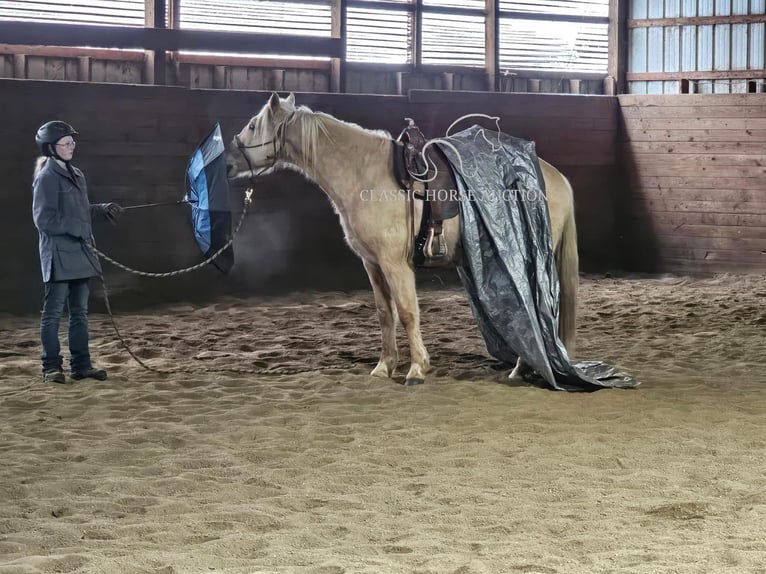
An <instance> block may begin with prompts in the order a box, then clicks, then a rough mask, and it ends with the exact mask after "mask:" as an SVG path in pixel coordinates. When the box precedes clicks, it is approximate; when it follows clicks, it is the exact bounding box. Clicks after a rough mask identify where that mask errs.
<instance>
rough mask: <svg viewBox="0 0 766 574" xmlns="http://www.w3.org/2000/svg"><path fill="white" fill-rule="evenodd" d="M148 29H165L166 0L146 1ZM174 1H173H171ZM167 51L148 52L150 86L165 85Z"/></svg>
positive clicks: (145, 22) (147, 71) (147, 66)
mask: <svg viewBox="0 0 766 574" xmlns="http://www.w3.org/2000/svg"><path fill="white" fill-rule="evenodd" d="M144 1H145V4H144V6H145V18H144V26H145V27H146V28H165V27H166V26H165V7H166V5H167V4H166V0H144ZM171 1H172V0H171ZM166 61H167V58H166V53H165V50H147V51H146V82H147V83H148V84H156V85H163V84H165V63H166Z"/></svg>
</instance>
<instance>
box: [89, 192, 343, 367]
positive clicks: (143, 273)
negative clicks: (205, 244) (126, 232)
mask: <svg viewBox="0 0 766 574" xmlns="http://www.w3.org/2000/svg"><path fill="white" fill-rule="evenodd" d="M252 195H253V188H252V187H250V188H248V189H247V190H246V191H245V201H244V206H243V209H242V214H241V215H240V218H239V221H238V222H237V226H236V228H235V229H234V233H233V234H232V237H231V239H229V241H228V242H227V243H226V245H224V246H223V247H221V248H220V249H219V250H218V251H216V252H215V253H213V254H212V255H211V256H210V257H208V258H207V259H205V260H204V261H202V262H201V263H198V264H197V265H193V266H191V267H186V268H184V269H176V270H175V271H169V272H167V273H149V272H147V271H139V270H137V269H132V268H130V267H128V266H127V265H123V264H122V263H120V262H118V261H115V260H114V259H112V258H111V257H109V256H108V255H106V254H105V253H103V252H101V251H100V250H99V249H97V248H96V246H95V245H90V244H89V243H85V244H86V245H87V246H88V248H89V249H90V250H91V251H93V253H95V254H96V256H97V257H102V258H103V259H106V260H107V261H109V262H110V263H111V264H112V265H115V266H117V267H119V268H120V269H124V270H125V271H128V272H129V273H133V274H135V275H141V276H143V277H173V276H175V275H180V274H182V273H189V272H191V271H195V270H196V269H199V268H201V267H204V266H205V265H207V264H208V263H211V262H212V261H213V260H215V259H216V258H217V257H218V256H219V255H221V253H223V252H224V251H225V250H226V249H227V248H228V247H230V246H231V244H232V243H233V242H234V236H235V235H236V234H237V232H238V231H239V230H240V228H241V227H242V223H243V222H244V221H245V216H246V214H247V210H248V208H249V207H250V204H251V203H252ZM99 278H100V279H101V287H102V289H103V292H104V305H105V306H106V311H107V314H108V315H109V322H110V323H111V325H112V329H114V332H115V334H116V335H117V339H118V340H119V341H120V344H121V345H122V347H123V348H124V349H125V350H126V351H127V352H128V354H129V355H130V356H131V357H132V358H133V360H134V361H136V362H137V363H138V364H139V365H141V367H143V368H144V369H146V370H147V371H152V372H153V373H158V374H162V375H172V374H176V373H190V374H198V373H199V372H200V369H195V370H193V371H192V370H190V369H183V368H180V367H178V368H175V369H172V370H168V369H160V368H157V367H152V366H151V365H147V364H146V363H145V362H144V361H142V360H141V358H140V357H139V356H138V355H136V354H135V353H134V352H133V350H132V349H131V348H130V345H128V343H127V341H125V339H124V338H123V336H122V334H121V333H120V330H119V328H118V327H117V323H116V322H115V320H114V314H113V313H112V306H111V304H110V302H109V291H108V289H107V287H106V281H105V280H104V274H103V273H101V274H99ZM322 368H323V369H333V368H335V369H347V368H348V364H342V365H341V364H337V365H325V366H323V367H322ZM316 370H317V369H316V368H281V369H271V370H270V369H245V368H241V369H240V368H234V367H225V368H217V369H215V370H213V369H203V370H202V372H206V373H212V372H216V373H220V372H230V373H239V374H248V375H293V374H301V373H310V372H314V371H316Z"/></svg>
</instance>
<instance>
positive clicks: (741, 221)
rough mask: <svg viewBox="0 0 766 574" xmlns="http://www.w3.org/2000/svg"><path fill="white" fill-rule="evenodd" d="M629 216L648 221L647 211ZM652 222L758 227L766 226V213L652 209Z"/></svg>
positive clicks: (676, 224)
mask: <svg viewBox="0 0 766 574" xmlns="http://www.w3.org/2000/svg"><path fill="white" fill-rule="evenodd" d="M627 216H628V217H631V218H634V219H635V220H636V221H637V222H639V223H647V217H646V212H645V211H643V210H641V211H636V212H629V213H628V214H627ZM651 222H652V223H656V224H659V225H670V226H673V227H675V226H678V225H705V226H713V227H717V228H721V227H734V228H738V227H758V228H763V227H764V226H766V214H741V213H716V212H704V213H699V212H689V211H681V212H679V211H652V212H651Z"/></svg>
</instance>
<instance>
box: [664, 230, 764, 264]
mask: <svg viewBox="0 0 766 574" xmlns="http://www.w3.org/2000/svg"><path fill="white" fill-rule="evenodd" d="M655 237H656V239H657V242H658V243H659V244H660V245H663V246H666V247H685V248H688V247H692V248H695V249H714V250H719V251H753V252H760V251H764V250H766V239H763V238H757V239H754V238H750V237H697V236H693V237H690V236H686V235H682V234H681V233H680V232H679V234H677V235H660V234H655ZM762 256H763V257H764V259H766V253H764V254H763V255H762Z"/></svg>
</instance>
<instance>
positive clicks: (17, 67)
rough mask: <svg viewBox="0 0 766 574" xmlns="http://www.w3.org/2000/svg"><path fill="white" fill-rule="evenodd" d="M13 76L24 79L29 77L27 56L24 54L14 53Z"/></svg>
mask: <svg viewBox="0 0 766 574" xmlns="http://www.w3.org/2000/svg"><path fill="white" fill-rule="evenodd" d="M13 77H14V78H22V79H23V78H26V77H27V57H26V56H25V55H24V54H14V55H13Z"/></svg>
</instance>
